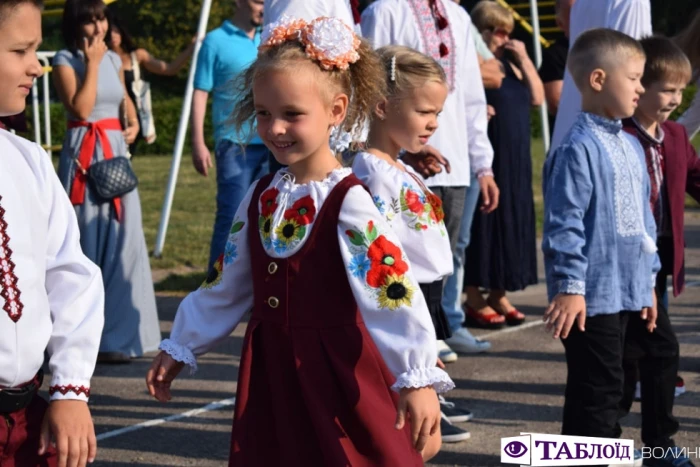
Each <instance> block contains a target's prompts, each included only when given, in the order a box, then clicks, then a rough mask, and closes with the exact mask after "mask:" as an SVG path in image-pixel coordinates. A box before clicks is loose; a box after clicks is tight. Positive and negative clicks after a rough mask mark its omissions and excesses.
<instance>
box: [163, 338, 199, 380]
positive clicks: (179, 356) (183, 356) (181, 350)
mask: <svg viewBox="0 0 700 467" xmlns="http://www.w3.org/2000/svg"><path fill="white" fill-rule="evenodd" d="M158 348H159V349H160V350H162V351H163V352H165V353H167V354H168V355H170V356H171V357H173V358H174V359H175V360H177V361H178V362H182V363H184V364H185V365H187V366H189V367H190V375H193V374H195V373H196V372H197V359H196V358H195V356H194V354H193V353H192V351H191V350H190V349H188V348H187V347H185V346H184V345H180V344H178V343H176V342H175V341H172V340H170V339H165V340H163V342H161V343H160V346H159V347H158Z"/></svg>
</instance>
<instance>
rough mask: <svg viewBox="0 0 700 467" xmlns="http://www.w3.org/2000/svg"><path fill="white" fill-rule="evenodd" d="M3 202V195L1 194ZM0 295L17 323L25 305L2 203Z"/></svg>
mask: <svg viewBox="0 0 700 467" xmlns="http://www.w3.org/2000/svg"><path fill="white" fill-rule="evenodd" d="M0 203H2V196H0ZM0 288H2V292H0V297H2V298H3V299H4V300H5V304H4V305H3V307H2V308H3V310H5V312H6V313H7V315H8V316H9V317H10V319H11V320H12V321H14V322H15V323H16V322H17V321H19V319H20V318H21V317H22V309H23V308H24V305H23V304H22V301H21V299H20V297H21V295H22V294H21V292H20V290H19V288H18V287H17V276H16V275H15V263H14V262H13V261H12V249H10V237H9V235H8V234H7V221H6V220H5V208H3V207H2V204H0Z"/></svg>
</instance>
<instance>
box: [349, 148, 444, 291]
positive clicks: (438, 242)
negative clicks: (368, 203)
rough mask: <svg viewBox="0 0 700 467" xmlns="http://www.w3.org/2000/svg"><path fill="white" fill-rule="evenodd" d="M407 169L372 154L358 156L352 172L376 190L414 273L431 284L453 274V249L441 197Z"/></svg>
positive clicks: (376, 197)
mask: <svg viewBox="0 0 700 467" xmlns="http://www.w3.org/2000/svg"><path fill="white" fill-rule="evenodd" d="M404 167H405V168H406V171H405V172H404V171H402V170H400V169H399V168H397V167H395V166H393V165H391V164H389V163H388V162H387V161H385V160H382V159H380V158H378V157H376V156H374V155H372V154H370V153H367V152H360V153H358V154H357V155H355V158H354V160H353V164H352V171H353V172H354V173H355V175H356V176H357V178H359V179H360V180H362V182H363V183H364V184H365V185H367V188H369V190H370V191H371V192H372V195H373V196H372V199H373V200H374V204H375V205H376V206H377V209H378V210H379V213H380V214H382V215H383V216H384V217H385V219H386V221H387V222H388V223H389V225H390V226H391V228H392V229H393V230H394V232H396V235H397V236H398V238H399V241H400V242H401V244H402V245H403V247H404V251H405V252H406V256H408V258H409V260H410V261H411V266H413V274H414V275H415V276H416V280H417V281H418V283H420V284H430V283H432V282H435V281H438V280H442V279H443V278H445V277H446V276H449V275H451V274H452V271H453V266H452V249H451V248H450V239H449V238H448V236H447V231H446V230H445V223H444V222H443V219H444V217H445V214H444V212H443V210H442V202H441V201H440V198H438V197H437V196H436V195H434V194H433V192H432V191H430V189H429V188H428V187H426V186H425V185H424V184H423V182H421V181H420V180H421V177H420V175H418V174H417V173H416V172H415V171H414V170H413V169H412V168H411V167H408V166H404Z"/></svg>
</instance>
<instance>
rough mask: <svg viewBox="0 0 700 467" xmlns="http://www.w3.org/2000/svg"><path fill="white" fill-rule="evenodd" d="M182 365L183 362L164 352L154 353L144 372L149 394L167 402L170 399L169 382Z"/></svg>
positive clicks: (180, 369)
mask: <svg viewBox="0 0 700 467" xmlns="http://www.w3.org/2000/svg"><path fill="white" fill-rule="evenodd" d="M184 366H185V364H184V363H182V362H178V361H177V360H175V359H174V358H173V357H171V356H170V355H168V354H167V353H165V352H160V353H159V354H158V355H156V358H154V359H153V363H152V364H151V368H150V369H149V370H148V374H146V386H147V387H148V392H149V394H150V395H151V396H153V397H155V398H156V399H158V400H159V401H161V402H168V401H169V400H170V399H171V396H170V383H172V382H173V380H174V379H175V377H176V376H177V375H178V374H179V373H180V371H182V368H183V367H184Z"/></svg>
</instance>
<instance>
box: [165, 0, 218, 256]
mask: <svg viewBox="0 0 700 467" xmlns="http://www.w3.org/2000/svg"><path fill="white" fill-rule="evenodd" d="M211 2H212V0H204V1H203V2H202V12H201V13H200V15H199V26H197V39H198V40H197V41H196V43H195V48H194V53H193V54H192V64H191V65H190V73H189V76H188V78H187V88H186V90H185V96H184V100H183V101H182V113H181V114H180V124H179V125H178V129H177V138H176V139H175V149H174V150H173V162H172V164H171V166H170V178H169V179H168V188H167V190H166V192H165V200H164V201H163V210H162V212H161V215H160V225H159V226H158V235H157V236H156V245H155V248H154V251H153V256H155V257H156V258H160V257H161V256H162V255H163V245H165V234H166V232H167V231H168V222H169V221H170V211H171V209H172V207H173V198H174V196H175V185H176V184H177V175H178V172H179V170H180V161H181V159H182V150H183V148H184V146H185V135H186V133H187V123H188V122H189V119H190V111H191V109H192V95H193V94H194V72H195V70H196V68H197V56H198V55H199V49H200V47H201V39H202V38H203V37H204V35H205V33H206V31H207V23H208V22H209V11H210V10H211Z"/></svg>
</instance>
